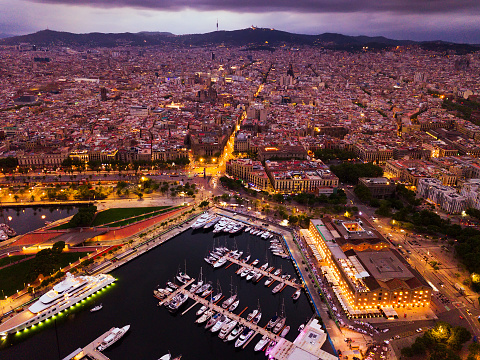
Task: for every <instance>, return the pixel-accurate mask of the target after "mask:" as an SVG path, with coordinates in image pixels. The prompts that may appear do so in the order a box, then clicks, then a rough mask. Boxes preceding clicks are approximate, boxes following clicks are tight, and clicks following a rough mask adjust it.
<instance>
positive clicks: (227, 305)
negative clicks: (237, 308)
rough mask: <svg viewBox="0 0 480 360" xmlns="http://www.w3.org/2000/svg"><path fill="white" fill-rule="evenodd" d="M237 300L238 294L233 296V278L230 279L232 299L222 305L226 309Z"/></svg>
mask: <svg viewBox="0 0 480 360" xmlns="http://www.w3.org/2000/svg"><path fill="white" fill-rule="evenodd" d="M236 299H237V294H233V277H232V278H231V279H230V297H229V298H228V299H227V300H225V301H224V302H223V303H222V308H224V309H226V308H228V307H229V306H230V305H232V304H233V302H234V301H235V300H236Z"/></svg>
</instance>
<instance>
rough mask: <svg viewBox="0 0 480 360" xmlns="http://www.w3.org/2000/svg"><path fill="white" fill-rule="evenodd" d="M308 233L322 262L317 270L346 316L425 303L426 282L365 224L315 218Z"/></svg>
mask: <svg viewBox="0 0 480 360" xmlns="http://www.w3.org/2000/svg"><path fill="white" fill-rule="evenodd" d="M364 221H365V220H364ZM308 232H309V234H310V237H311V239H313V242H314V243H315V245H316V247H317V251H318V253H319V254H320V258H322V260H323V264H324V265H323V266H321V270H322V274H323V275H324V276H325V279H326V281H327V282H328V283H329V284H330V285H331V286H332V289H333V291H334V293H335V294H336V295H337V298H338V300H339V302H340V304H341V305H342V307H343V309H344V311H345V312H346V313H347V315H348V316H350V317H369V316H379V315H380V314H381V313H382V312H383V311H384V310H383V309H385V310H386V311H385V312H387V311H389V310H390V309H391V308H399V307H402V308H404V307H408V308H410V307H424V306H428V305H429V303H430V297H431V291H432V290H431V288H430V286H429V285H428V283H427V282H426V281H425V279H423V277H422V276H421V275H420V273H419V272H418V271H416V270H415V269H413V268H412V267H410V265H409V264H408V263H407V261H406V260H405V259H404V258H403V257H402V256H401V255H400V254H399V253H398V252H397V251H396V250H393V249H390V248H389V246H388V242H387V241H386V240H385V239H384V238H383V237H382V236H381V235H380V234H379V233H378V232H376V231H375V230H374V228H373V227H371V226H370V225H369V224H366V223H364V222H363V221H362V220H356V221H351V220H348V221H342V220H331V219H328V218H326V219H324V220H318V219H314V220H311V221H310V226H309V229H308Z"/></svg>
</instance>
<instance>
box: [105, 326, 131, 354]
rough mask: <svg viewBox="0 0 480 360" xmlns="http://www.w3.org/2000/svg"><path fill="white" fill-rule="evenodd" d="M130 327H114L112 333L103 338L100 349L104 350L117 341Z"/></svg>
mask: <svg viewBox="0 0 480 360" xmlns="http://www.w3.org/2000/svg"><path fill="white" fill-rule="evenodd" d="M128 329H130V325H126V326H124V327H122V328H113V329H112V330H111V331H110V333H109V334H108V335H107V336H106V337H105V338H104V339H103V341H102V343H101V344H100V345H99V346H98V347H97V349H98V350H100V351H103V350H105V349H106V348H108V347H109V346H111V345H113V344H114V343H116V342H117V341H118V340H120V338H121V337H122V336H123V335H125V333H126V332H127V331H128Z"/></svg>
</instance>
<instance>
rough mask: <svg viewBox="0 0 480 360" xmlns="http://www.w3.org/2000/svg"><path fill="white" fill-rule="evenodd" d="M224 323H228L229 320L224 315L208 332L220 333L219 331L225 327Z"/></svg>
mask: <svg viewBox="0 0 480 360" xmlns="http://www.w3.org/2000/svg"><path fill="white" fill-rule="evenodd" d="M226 322H230V319H229V318H227V317H226V316H225V315H222V316H220V319H219V320H218V321H217V322H216V323H215V325H213V326H212V328H211V329H210V331H211V332H212V333H216V332H217V331H220V329H221V328H222V327H223V325H225V323H226Z"/></svg>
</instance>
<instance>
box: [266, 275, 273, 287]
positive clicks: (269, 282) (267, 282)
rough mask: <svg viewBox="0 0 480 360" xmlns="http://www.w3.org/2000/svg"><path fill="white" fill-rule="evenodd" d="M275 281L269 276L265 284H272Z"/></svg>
mask: <svg viewBox="0 0 480 360" xmlns="http://www.w3.org/2000/svg"><path fill="white" fill-rule="evenodd" d="M273 281H274V280H273V278H271V277H269V278H268V279H267V280H265V286H268V285H270V284H271V283H272V282H273Z"/></svg>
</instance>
